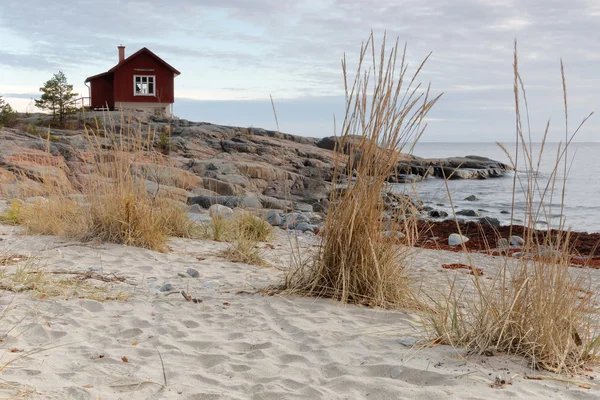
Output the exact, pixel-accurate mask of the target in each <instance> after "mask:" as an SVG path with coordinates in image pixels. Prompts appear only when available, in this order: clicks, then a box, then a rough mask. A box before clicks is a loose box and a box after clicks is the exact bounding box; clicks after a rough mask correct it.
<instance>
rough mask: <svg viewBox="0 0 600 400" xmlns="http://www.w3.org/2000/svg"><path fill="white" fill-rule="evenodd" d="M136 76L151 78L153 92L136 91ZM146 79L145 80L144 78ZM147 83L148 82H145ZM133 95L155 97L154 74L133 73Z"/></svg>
mask: <svg viewBox="0 0 600 400" xmlns="http://www.w3.org/2000/svg"><path fill="white" fill-rule="evenodd" d="M136 78H140V81H141V78H152V82H153V87H152V89H153V92H152V93H137V90H136ZM146 81H147V80H146ZM146 84H148V83H146ZM133 95H134V96H145V97H148V96H150V97H156V75H134V76H133Z"/></svg>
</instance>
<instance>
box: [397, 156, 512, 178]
mask: <svg viewBox="0 0 600 400" xmlns="http://www.w3.org/2000/svg"><path fill="white" fill-rule="evenodd" d="M510 170H511V168H510V167H509V166H508V165H506V164H503V163H501V162H498V161H494V160H491V159H489V158H485V157H479V156H465V157H452V158H443V159H428V158H419V157H412V158H410V159H406V160H401V161H400V162H399V163H398V171H399V173H400V174H404V175H419V176H427V175H428V176H434V177H437V178H445V179H487V178H497V177H500V176H503V175H504V174H505V173H506V172H507V171H510Z"/></svg>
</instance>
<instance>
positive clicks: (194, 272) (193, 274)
mask: <svg viewBox="0 0 600 400" xmlns="http://www.w3.org/2000/svg"><path fill="white" fill-rule="evenodd" d="M186 272H187V274H188V275H189V276H191V277H192V278H197V277H199V276H200V272H198V270H196V269H194V268H188V270H187V271H186Z"/></svg>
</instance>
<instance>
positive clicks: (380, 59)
mask: <svg viewBox="0 0 600 400" xmlns="http://www.w3.org/2000/svg"><path fill="white" fill-rule="evenodd" d="M399 56H400V57H401V58H400V60H398V57H399ZM369 60H371V62H372V64H371V66H370V67H369V68H366V67H365V64H367V63H368V62H369ZM426 60H427V59H425V60H424V61H423V62H422V63H421V64H420V65H419V66H418V68H417V70H416V72H415V74H414V76H413V77H412V78H411V79H408V78H407V77H406V73H407V68H408V65H407V61H406V48H404V51H403V52H402V53H400V52H399V47H398V42H397V41H396V43H395V46H393V47H392V49H391V50H389V52H388V50H387V49H386V42H385V37H384V40H383V43H382V45H381V49H380V51H379V53H378V51H377V49H376V45H375V43H374V38H373V34H371V35H370V36H369V39H368V40H367V42H366V43H364V44H363V45H362V47H361V51H360V56H359V62H358V68H357V70H356V74H355V76H354V78H353V80H352V79H351V78H350V77H349V76H348V69H347V63H346V60H345V58H344V60H342V69H343V74H344V83H345V89H346V114H345V118H344V122H343V126H342V129H341V134H340V136H339V137H338V138H337V143H338V144H337V146H336V149H335V151H336V157H334V159H335V160H337V161H336V164H335V168H334V174H333V184H332V186H333V187H332V190H331V196H330V203H331V206H330V208H329V212H328V214H327V217H326V220H325V224H324V229H323V234H322V242H321V245H320V247H319V249H318V252H317V255H316V257H315V258H314V259H312V260H310V261H309V262H307V263H302V264H301V265H298V266H295V267H294V268H292V269H291V271H290V272H289V273H288V274H287V276H286V281H285V284H284V287H285V289H287V290H292V291H299V292H302V293H305V294H308V295H313V296H325V297H332V298H334V299H337V300H340V301H343V302H355V303H362V304H370V305H376V306H383V307H398V306H401V305H402V304H403V303H404V301H405V300H406V299H407V298H408V278H407V274H406V273H405V270H404V268H403V262H404V261H405V259H406V257H407V255H408V252H407V248H406V247H402V246H399V245H398V241H397V235H396V233H397V232H399V231H402V232H403V233H404V234H405V235H408V239H407V241H408V242H411V241H412V240H414V235H415V232H416V230H415V229H414V227H415V224H414V222H415V220H414V218H412V217H411V216H412V215H413V214H412V213H411V212H403V210H398V213H397V214H396V215H394V216H393V217H392V218H391V221H386V216H385V212H384V211H385V202H384V193H385V191H386V187H387V180H388V179H389V177H390V176H392V175H393V174H394V173H396V171H397V164H398V160H399V157H400V155H401V151H402V149H403V148H404V146H405V145H406V144H407V143H408V142H412V141H416V140H418V139H419V137H420V136H421V134H422V133H423V130H424V129H425V125H426V124H425V123H424V118H425V116H426V115H427V113H428V112H429V110H430V109H431V107H432V106H433V105H434V104H435V102H436V101H437V100H438V98H439V96H437V97H434V98H430V94H429V87H427V88H423V87H421V85H420V84H415V80H416V78H417V77H418V75H419V72H420V71H421V69H422V67H423V65H424V64H425V61H426ZM398 61H399V65H397V62H398ZM342 154H347V155H348V156H347V157H344V156H343V155H342ZM340 160H341V161H340ZM345 161H347V162H345ZM340 182H341V183H342V185H338V183H340ZM405 206H406V204H405ZM404 214H406V216H404ZM384 231H386V232H387V234H386V235H384V234H382V233H383V232H384Z"/></svg>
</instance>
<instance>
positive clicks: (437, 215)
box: [427, 210, 448, 218]
mask: <svg viewBox="0 0 600 400" xmlns="http://www.w3.org/2000/svg"><path fill="white" fill-rule="evenodd" d="M427 215H429V216H430V217H431V218H446V217H447V216H448V213H447V212H446V211H441V210H431V211H429V213H428V214H427Z"/></svg>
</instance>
